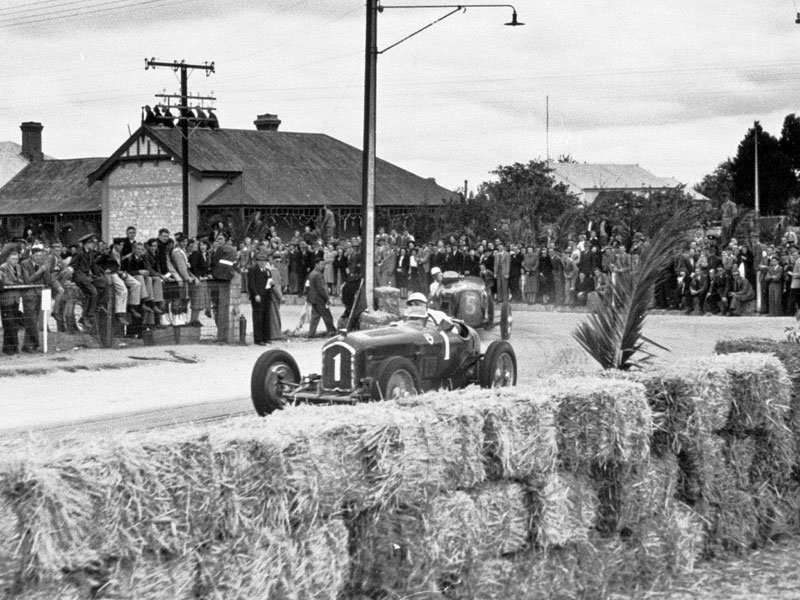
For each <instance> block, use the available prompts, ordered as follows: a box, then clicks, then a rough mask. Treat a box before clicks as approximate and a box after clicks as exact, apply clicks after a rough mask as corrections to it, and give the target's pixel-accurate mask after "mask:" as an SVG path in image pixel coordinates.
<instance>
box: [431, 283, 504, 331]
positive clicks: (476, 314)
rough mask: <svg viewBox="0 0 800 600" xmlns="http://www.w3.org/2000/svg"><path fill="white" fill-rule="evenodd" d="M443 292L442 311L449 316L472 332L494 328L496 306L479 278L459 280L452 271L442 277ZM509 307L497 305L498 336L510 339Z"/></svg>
mask: <svg viewBox="0 0 800 600" xmlns="http://www.w3.org/2000/svg"><path fill="white" fill-rule="evenodd" d="M442 283H443V284H444V291H443V292H442V299H441V308H442V310H443V311H444V312H446V313H447V314H448V315H450V316H451V317H454V318H456V319H459V320H461V321H464V323H466V324H467V325H469V326H470V327H472V328H474V329H486V330H491V329H494V326H495V322H494V317H495V306H494V299H493V298H492V295H491V294H489V293H487V292H486V285H485V284H484V282H483V279H481V278H480V277H470V276H467V277H461V276H460V275H459V274H458V273H456V272H455V271H445V272H444V273H443V274H442ZM512 323H513V318H512V316H511V305H510V303H509V302H503V303H502V304H501V305H500V337H501V339H504V340H507V339H509V338H510V337H511V325H512Z"/></svg>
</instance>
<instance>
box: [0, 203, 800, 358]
mask: <svg viewBox="0 0 800 600" xmlns="http://www.w3.org/2000/svg"><path fill="white" fill-rule="evenodd" d="M318 222H319V226H318V227H315V226H314V224H313V222H312V223H310V224H309V225H308V226H306V227H305V228H304V229H303V230H302V231H300V230H298V231H295V232H294V233H293V235H291V236H289V237H287V238H285V239H281V238H280V237H279V236H278V234H277V231H276V230H275V227H274V226H268V225H266V224H265V223H264V222H263V221H262V220H261V218H260V215H259V214H256V215H255V218H254V219H253V220H252V221H251V223H250V224H249V225H248V228H247V231H246V234H245V238H244V239H243V240H242V241H241V242H240V243H239V244H238V245H237V246H234V244H233V241H232V240H231V239H230V236H229V234H228V233H227V232H226V231H225V230H224V228H222V227H217V226H215V228H214V231H213V232H212V234H211V235H210V236H206V237H200V238H196V239H195V238H189V237H187V236H186V235H184V234H182V233H177V234H175V235H174V236H173V235H171V234H170V232H169V231H168V230H167V229H162V230H160V231H159V234H158V236H157V237H155V238H152V239H148V240H146V241H139V240H137V239H136V235H137V231H136V228H135V226H131V227H129V228H128V229H127V231H126V237H124V238H114V239H113V240H112V241H111V243H110V244H106V243H104V242H103V241H101V240H99V239H98V238H97V237H96V236H95V235H92V234H89V235H86V236H84V237H83V238H81V240H80V243H79V244H78V245H76V246H71V247H69V248H64V247H63V246H62V245H61V244H60V243H59V242H55V243H51V244H50V245H49V246H45V245H44V244H43V243H41V242H40V241H37V240H35V239H29V240H20V241H18V242H16V243H12V244H7V245H6V246H5V247H4V248H3V250H2V251H0V286H4V287H5V288H7V289H6V291H4V292H0V309H2V310H1V311H0V313H1V314H0V316H2V323H3V329H4V332H6V337H5V341H4V347H3V350H4V352H6V353H15V352H17V351H18V348H17V347H16V345H15V343H14V341H12V339H11V338H12V337H13V338H15V339H16V334H15V333H14V335H12V333H11V332H16V331H17V329H19V328H24V329H25V332H26V333H25V337H24V342H23V345H22V350H23V351H35V350H36V349H37V348H38V345H39V341H38V334H37V331H38V330H40V329H41V327H38V328H37V320H38V319H39V318H40V316H39V312H40V310H41V304H40V303H41V296H38V297H37V295H36V294H31V293H26V291H25V290H24V289H22V288H19V286H24V285H40V286H44V287H46V288H49V289H50V290H51V292H52V299H53V317H54V318H55V321H56V323H57V327H58V329H59V330H64V331H70V330H71V329H73V328H75V327H78V328H81V329H85V330H88V331H92V330H94V329H95V328H96V327H97V323H96V314H97V313H98V312H103V311H105V310H107V309H106V307H107V306H112V307H113V310H114V312H115V313H116V318H117V319H118V320H119V321H120V322H121V323H123V324H130V323H131V322H132V321H133V322H134V323H135V322H139V321H141V322H143V323H145V324H148V323H152V324H153V325H154V326H159V325H160V324H163V323H165V322H166V323H173V324H176V325H181V324H189V325H199V324H200V316H201V315H202V314H205V315H206V316H207V317H214V318H216V317H217V316H218V315H217V307H218V304H219V294H220V292H219V290H220V289H221V286H224V285H225V284H228V283H229V282H230V281H231V279H232V278H233V273H234V271H238V272H240V273H241V274H242V286H243V287H242V290H241V291H242V293H243V294H247V295H248V296H249V299H250V302H251V304H252V305H253V311H254V312H253V318H254V338H255V341H256V343H260V344H263V343H268V342H269V341H271V340H273V339H277V338H280V337H282V335H283V333H282V327H281V322H280V311H279V308H280V304H281V302H282V300H283V296H284V294H296V295H305V296H306V297H307V300H308V299H309V297H310V296H313V298H312V299H313V300H315V301H314V302H310V304H312V305H315V306H316V307H317V308H315V309H314V310H313V312H312V314H311V319H312V322H313V327H312V329H313V330H315V329H316V322H317V321H318V320H319V319H320V318H322V319H323V320H324V321H325V325H326V327H327V328H328V331H329V333H330V331H331V328H332V326H331V324H330V321H329V318H328V317H329V313H328V314H325V311H326V310H327V306H328V303H329V299H330V297H333V296H337V295H339V293H340V292H341V291H342V290H343V289H347V287H348V286H346V285H345V284H347V283H349V284H350V286H349V292H348V294H349V296H350V297H351V300H352V296H353V294H354V292H355V290H356V289H357V282H358V281H359V280H360V277H361V265H360V261H361V239H360V237H358V236H355V237H350V238H345V237H341V238H336V237H334V231H335V227H334V223H333V214H332V213H331V212H330V211H329V210H327V209H323V211H322V212H321V214H320V218H319V220H318ZM726 233H727V232H725V231H724V230H723V234H722V236H721V237H722V238H725V236H726ZM647 244H648V240H647V239H646V238H645V236H644V235H642V234H641V233H635V234H634V235H633V236H632V238H631V239H629V240H625V238H624V236H622V235H620V234H619V233H616V232H615V230H614V229H613V228H610V227H609V228H605V227H601V228H599V230H589V231H586V232H585V233H582V234H579V235H577V236H574V237H572V238H570V239H569V240H567V241H565V242H563V243H561V244H558V243H556V242H555V241H551V240H546V241H542V242H540V243H536V244H533V243H525V242H521V241H514V240H504V239H499V238H498V239H493V240H489V239H472V238H470V237H468V236H467V235H464V234H462V235H459V236H456V235H451V236H448V237H447V238H446V239H438V240H425V241H418V240H417V239H416V238H415V237H414V235H413V234H412V233H411V232H410V231H409V230H408V229H403V230H401V231H400V232H398V231H397V230H394V229H391V230H389V231H386V230H385V229H384V228H379V230H378V232H377V235H376V239H375V251H374V261H375V263H374V273H375V281H374V285H376V286H392V287H396V288H399V289H400V292H401V296H403V297H407V296H408V295H409V294H411V293H414V292H422V293H426V294H427V293H428V291H429V290H430V289H431V288H430V286H431V283H432V281H433V280H434V279H435V275H436V274H437V273H439V272H448V271H450V272H455V273H457V274H458V275H461V276H470V277H476V278H480V279H481V280H483V282H484V284H485V286H486V289H487V291H488V292H489V293H491V294H492V295H493V296H494V298H495V300H496V301H498V302H502V301H504V300H510V301H511V302H520V303H522V302H524V303H527V304H542V305H549V306H554V307H559V306H561V307H572V306H585V305H587V304H589V305H591V304H592V302H606V301H609V294H608V290H609V285H610V283H611V282H612V281H613V280H614V278H615V277H617V276H619V274H621V273H626V272H635V271H636V269H638V268H639V265H640V261H641V255H642V251H643V249H644V248H646V246H647ZM310 282H313V292H311V293H309V284H310ZM353 282H356V284H355V287H354V285H353ZM759 283H760V286H759ZM343 286H344V287H343ZM759 287H760V288H761V290H762V298H761V306H762V312H765V313H768V314H769V315H775V316H779V315H792V314H794V313H795V312H796V311H797V310H798V306H800V256H798V239H797V235H796V234H795V233H793V232H792V231H789V232H787V233H786V234H784V235H783V237H782V238H781V239H780V240H779V243H777V244H762V243H761V242H760V241H759V239H758V237H757V236H755V235H751V236H750V237H749V239H747V240H742V241H741V242H740V241H738V240H737V239H735V238H731V239H721V238H720V237H719V236H713V235H707V232H706V231H705V230H698V232H697V233H696V234H695V236H694V239H693V240H691V241H690V242H689V243H688V244H687V245H686V247H685V248H684V250H683V252H682V253H681V254H680V256H677V257H676V259H675V260H674V261H673V263H672V264H671V266H670V267H669V269H668V270H667V272H665V273H664V277H663V278H662V279H661V281H660V282H659V283H658V284H657V285H656V287H655V290H654V297H653V304H654V307H656V308H660V309H666V310H682V311H684V312H686V313H687V314H694V315H704V314H724V315H738V314H741V313H742V312H743V311H744V310H747V309H748V308H749V307H752V305H753V304H754V301H755V295H756V290H757V289H758V288H759ZM108 295H113V302H108V301H107V298H108ZM37 298H38V299H37ZM76 303H78V304H80V306H81V308H82V310H81V311H80V314H81V316H80V319H79V320H78V321H77V322H76V321H75V318H74V315H75V310H74V307H75V304H76ZM39 325H41V324H40V323H39Z"/></svg>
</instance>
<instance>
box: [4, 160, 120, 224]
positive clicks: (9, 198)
mask: <svg viewBox="0 0 800 600" xmlns="http://www.w3.org/2000/svg"><path fill="white" fill-rule="evenodd" d="M104 160H105V159H103V158H74V159H66V160H40V161H34V162H32V163H30V164H28V166H27V167H25V168H24V169H22V171H20V172H19V173H17V175H15V176H14V177H13V178H12V179H11V181H9V182H8V183H7V184H6V185H4V186H3V187H2V188H0V214H2V215H23V214H46V213H70V212H93V211H99V210H100V184H99V183H95V184H93V185H92V186H89V185H88V184H87V181H88V179H87V178H88V176H89V174H90V173H91V172H92V171H95V170H96V169H97V168H99V167H100V165H101V164H103V161H104Z"/></svg>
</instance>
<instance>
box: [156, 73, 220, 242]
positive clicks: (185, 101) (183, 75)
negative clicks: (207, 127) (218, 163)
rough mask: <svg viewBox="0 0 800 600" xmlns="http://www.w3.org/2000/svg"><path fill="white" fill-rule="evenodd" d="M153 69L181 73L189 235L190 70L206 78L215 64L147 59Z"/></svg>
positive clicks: (184, 187) (184, 203)
mask: <svg viewBox="0 0 800 600" xmlns="http://www.w3.org/2000/svg"><path fill="white" fill-rule="evenodd" d="M151 67H152V68H154V69H155V68H156V67H168V68H170V69H172V70H173V71H180V72H181V96H180V97H181V105H180V107H179V109H180V114H179V116H178V122H179V123H180V126H181V163H182V171H181V173H182V178H181V187H182V192H183V197H182V202H181V207H182V212H183V233H184V234H186V235H189V119H188V118H187V116H186V115H187V112H188V110H189V89H188V79H189V78H188V71H189V69H192V70H194V69H202V70H203V71H205V73H206V77H208V76H209V75H211V73H214V63H213V61H212V62H211V63H210V64H209V63H204V64H202V65H190V64H187V63H186V61H185V60H182V61H180V62H178V61H173V62H171V63H169V62H160V61H157V60H156V59H155V58H151V59H149V60H148V59H145V60H144V69H145V71H146V70H147V69H149V68H151Z"/></svg>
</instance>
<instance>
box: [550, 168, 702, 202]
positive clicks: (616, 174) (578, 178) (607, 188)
mask: <svg viewBox="0 0 800 600" xmlns="http://www.w3.org/2000/svg"><path fill="white" fill-rule="evenodd" d="M548 167H550V169H552V172H551V173H550V176H551V177H552V178H553V179H554V180H555V181H556V183H563V184H564V185H566V186H567V188H568V189H569V191H570V192H572V193H573V194H575V195H576V196H577V197H578V198H579V199H580V200H581V202H583V203H584V204H587V205H588V204H592V203H593V202H594V201H595V200H596V199H597V197H598V196H599V195H600V193H601V192H630V193H634V194H643V195H646V194H648V193H650V192H652V191H656V190H670V189H676V188H683V186H684V184H682V183H681V182H679V181H678V180H677V179H674V178H672V177H658V176H657V175H653V174H652V173H651V172H650V171H647V170H645V169H643V168H642V167H640V166H639V165H638V164H633V165H630V164H629V165H617V164H586V163H568V162H555V161H550V162H549V163H548ZM683 191H684V192H686V193H687V194H689V195H691V196H692V197H694V198H696V199H698V200H703V199H706V200H707V198H706V197H705V196H703V195H702V194H700V193H699V192H696V191H695V190H693V189H691V188H686V189H684V190H683Z"/></svg>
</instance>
